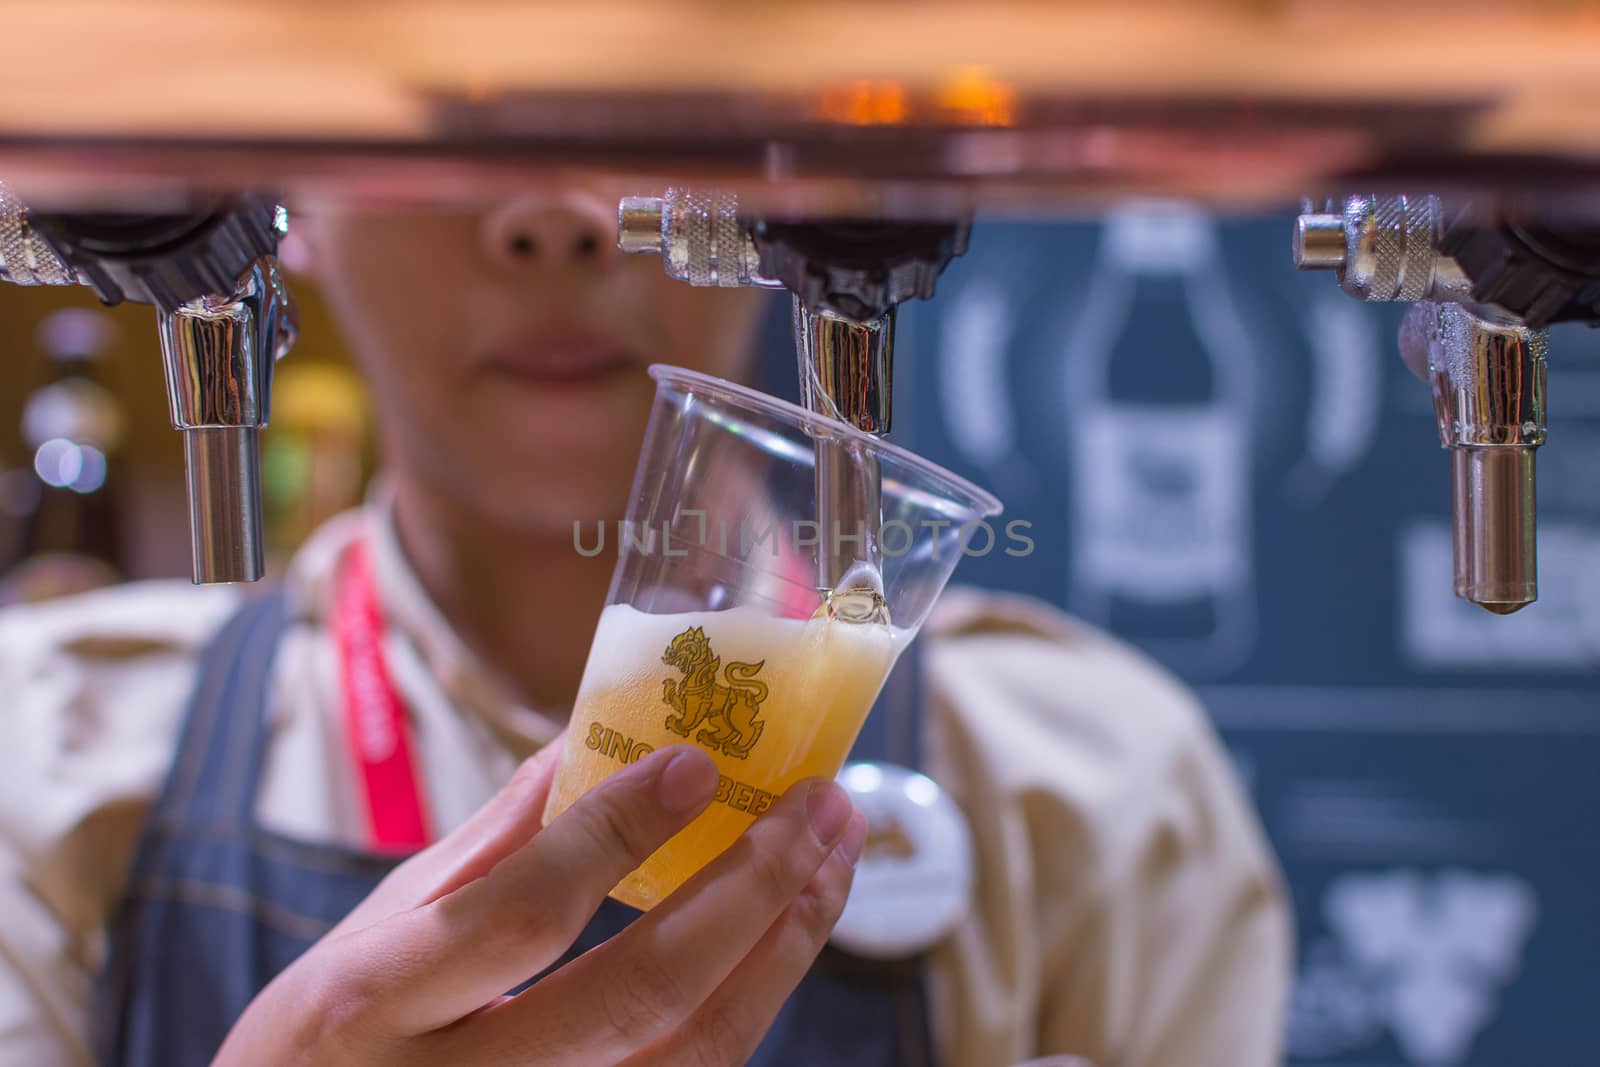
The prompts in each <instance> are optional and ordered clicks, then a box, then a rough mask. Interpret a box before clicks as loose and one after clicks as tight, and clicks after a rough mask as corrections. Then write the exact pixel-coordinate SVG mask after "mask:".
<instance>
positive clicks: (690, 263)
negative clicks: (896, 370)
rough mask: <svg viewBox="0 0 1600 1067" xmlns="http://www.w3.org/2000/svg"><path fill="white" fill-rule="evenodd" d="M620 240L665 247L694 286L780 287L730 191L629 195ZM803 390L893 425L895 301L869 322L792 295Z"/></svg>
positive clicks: (847, 412)
mask: <svg viewBox="0 0 1600 1067" xmlns="http://www.w3.org/2000/svg"><path fill="white" fill-rule="evenodd" d="M617 247H618V248H620V249H621V250H622V251H624V252H631V253H648V252H656V253H659V254H660V255H661V258H662V262H663V266H664V268H665V269H666V272H667V274H668V276H670V277H673V278H677V279H678V280H679V281H685V282H688V283H689V284H690V285H695V286H714V287H718V288H737V287H741V286H759V287H761V288H768V289H779V288H783V283H782V282H780V281H778V280H776V279H773V278H768V277H766V276H764V275H763V274H762V273H761V253H760V250H759V249H758V248H757V246H756V242H755V240H754V237H753V236H752V229H751V226H750V225H749V224H747V223H746V222H744V221H742V220H741V219H740V217H739V198H738V197H737V196H736V195H734V194H732V193H723V192H696V191H693V190H685V189H672V190H668V192H667V194H666V195H665V196H661V197H652V196H638V197H627V198H625V199H624V200H622V202H621V203H620V204H619V205H618V208H617ZM794 331H795V332H794V337H795V351H796V354H797V355H798V357H799V362H800V396H801V402H802V403H803V404H804V405H805V407H806V408H807V410H810V411H815V412H817V413H818V414H822V415H827V416H828V417H830V418H834V419H838V420H840V421H842V422H846V423H849V424H850V425H852V426H854V427H856V428H857V429H859V430H863V431H865V432H867V433H873V434H884V433H888V432H889V413H890V408H891V405H892V396H893V376H892V374H891V367H892V363H893V359H894V309H893V308H892V307H891V308H890V309H889V310H888V312H886V313H885V314H884V315H882V316H880V317H877V318H874V319H871V320H870V321H867V322H857V321H855V320H854V319H850V318H847V317H846V316H843V315H840V314H837V313H835V312H833V311H831V310H829V309H826V308H820V307H817V308H813V307H809V306H807V305H806V304H805V302H804V301H803V300H802V299H801V298H800V296H799V295H798V294H797V295H796V296H795V300H794Z"/></svg>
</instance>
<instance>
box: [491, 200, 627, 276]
mask: <svg viewBox="0 0 1600 1067" xmlns="http://www.w3.org/2000/svg"><path fill="white" fill-rule="evenodd" d="M616 216H617V206H616V204H614V203H607V202H605V201H603V200H601V199H600V198H599V197H597V196H594V195H593V194H590V193H585V192H579V191H577V190H560V191H551V192H540V193H528V194H525V195H522V196H519V197H517V198H516V199H515V200H511V201H508V202H507V203H504V204H501V205H500V206H499V207H497V208H496V209H494V210H493V211H491V212H490V213H489V214H488V215H487V216H485V218H484V222H483V250H484V254H485V255H487V256H488V258H489V261H490V262H491V263H493V264H495V265H496V266H497V267H500V268H502V269H506V270H517V271H523V270H528V269H531V268H534V267H556V268H564V269H571V268H582V269H587V270H605V269H608V268H610V267H611V266H612V265H613V264H614V263H616V262H618V261H619V260H620V258H621V257H620V254H619V253H618V251H617V242H616V227H617V218H616Z"/></svg>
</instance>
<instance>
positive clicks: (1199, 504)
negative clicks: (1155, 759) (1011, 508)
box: [1063, 203, 1255, 677]
mask: <svg viewBox="0 0 1600 1067" xmlns="http://www.w3.org/2000/svg"><path fill="white" fill-rule="evenodd" d="M1254 377H1255V367H1254V357H1253V355H1252V353H1251V349H1250V337H1249V334H1248V331H1247V330H1246V328H1245V325H1244V323H1243V321H1242V319H1241V318H1240V316H1239V313H1238V311H1237V309H1236V308H1235V306H1234V304H1233V301H1232V300H1231V299H1230V297H1229V295H1228V290H1227V284H1226V280H1225V276H1224V270H1223V264H1222V259H1221V250H1220V247H1219V244H1218V240H1217V233H1216V226H1215V224H1214V223H1213V222H1212V220H1211V219H1210V218H1209V217H1207V216H1205V215H1203V214H1201V213H1200V212H1199V211H1198V210H1196V209H1194V208H1192V207H1189V206H1187V205H1183V204H1175V203H1143V204H1131V205H1128V206H1126V207H1124V208H1121V209H1118V210H1117V211H1116V212H1114V213H1113V214H1112V215H1111V216H1110V217H1109V218H1108V220H1107V223H1106V225H1105V228H1104V230H1103V232H1102V237H1101V243H1100V248H1099V251H1098V253H1097V257H1096V262H1095V266H1094V272H1093V277H1092V279H1091V282H1090V292H1089V295H1088V299H1087V306H1086V307H1085V309H1084V312H1083V314H1082V317H1081V318H1080V319H1079V321H1078V322H1077V323H1076V325H1075V327H1074V329H1073V331H1072V334H1071V337H1070V340H1069V343H1068V350H1067V354H1066V385H1067V393H1066V406H1065V408H1064V409H1063V410H1064V412H1065V413H1066V417H1067V419H1068V421H1069V425H1070V426H1071V428H1072V434H1073V437H1072V441H1071V446H1070V447H1071V451H1072V463H1073V478H1072V494H1073V504H1072V510H1073V538H1074V543H1075V550H1074V553H1073V562H1072V599H1071V604H1072V607H1073V609H1074V610H1075V611H1077V612H1078V613H1080V614H1082V615H1084V616H1085V617H1088V618H1091V619H1094V620H1095V621H1097V622H1099V623H1101V624H1103V625H1105V626H1106V627H1107V628H1109V629H1110V630H1112V631H1113V632H1115V633H1117V634H1120V635H1122V636H1124V637H1126V638H1128V639H1129V640H1132V641H1133V642H1135V643H1136V644H1138V645H1140V646H1141V647H1142V648H1144V649H1146V650H1147V651H1149V652H1151V653H1152V654H1154V655H1156V656H1157V657H1158V658H1161V659H1163V660H1164V661H1166V662H1167V663H1168V664H1169V665H1170V666H1172V667H1174V668H1175V669H1177V670H1179V671H1181V672H1183V673H1185V674H1189V675H1191V676H1197V675H1199V676H1210V677H1216V676H1218V675H1221V674H1223V673H1226V672H1227V671H1229V670H1232V669H1233V668H1235V667H1237V666H1239V665H1240V664H1241V663H1242V662H1243V661H1244V660H1245V659H1246V658H1248V656H1249V653H1250V651H1251V648H1252V646H1253V645H1254V641H1255V599H1254V591H1253V578H1252V569H1253V561H1252V550H1251V499H1250V492H1251V445H1250V442H1251V424H1252V413H1253V394H1254V385H1255V382H1254Z"/></svg>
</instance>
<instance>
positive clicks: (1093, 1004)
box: [0, 505, 1291, 1067]
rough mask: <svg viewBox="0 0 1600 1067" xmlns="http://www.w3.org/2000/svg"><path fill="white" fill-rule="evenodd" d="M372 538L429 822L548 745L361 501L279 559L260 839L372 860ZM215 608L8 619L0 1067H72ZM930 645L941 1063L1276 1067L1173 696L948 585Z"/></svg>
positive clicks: (172, 588)
mask: <svg viewBox="0 0 1600 1067" xmlns="http://www.w3.org/2000/svg"><path fill="white" fill-rule="evenodd" d="M359 536H369V537H370V538H371V540H372V545H373V565H374V572H375V577H376V582H377V586H378V595H379V599H380V602H381V604H382V605H383V610H384V613H385V616H386V622H387V626H388V629H387V636H386V642H387V644H386V652H387V654H388V663H389V669H390V672H391V675H392V677H393V680H394V683H395V686H396V688H397V689H398V690H399V693H400V696H401V698H402V699H403V701H404V703H405V705H406V707H407V709H408V712H409V714H410V716H411V725H412V728H413V730H414V732H415V734H414V736H415V737H416V740H417V745H416V751H417V753H418V758H419V763H420V774H421V776H422V780H423V788H424V790H425V791H426V795H427V797H428V802H429V808H430V814H431V816H432V820H433V824H434V829H435V830H436V831H437V832H438V833H441V834H442V833H446V832H448V831H449V830H450V829H452V828H453V827H455V826H456V825H458V824H459V823H461V822H462V821H463V820H464V819H465V818H466V817H467V816H468V815H469V814H470V813H471V812H473V811H474V810H476V809H477V808H478V807H479V806H480V805H482V804H483V803H484V802H486V801H487V800H488V799H489V798H490V796H492V795H493V793H494V792H495V790H496V789H497V788H498V786H499V785H500V784H501V783H503V782H504V781H505V780H506V779H507V778H508V777H509V776H510V775H511V773H512V771H513V770H514V769H515V767H516V766H517V764H518V763H519V762H520V761H521V760H522V759H524V758H525V757H527V756H528V755H530V754H532V753H533V752H535V751H537V750H538V749H539V748H540V747H541V746H543V745H545V744H547V743H548V742H549V741H550V740H551V739H553V738H554V737H555V736H556V735H557V734H558V733H559V732H560V729H561V724H560V723H559V722H557V721H555V720H554V719H552V718H550V717H546V716H544V715H541V714H539V713H538V712H536V711H533V710H531V709H528V708H525V707H521V706H519V705H518V704H517V703H516V702H515V701H514V700H512V699H510V698H509V696H508V694H507V692H506V691H505V690H504V689H503V688H502V687H500V686H498V685H496V684H495V683H494V681H493V680H492V679H491V676H490V674H489V673H488V672H487V671H485V670H484V669H482V668H481V666H479V665H478V664H477V663H476V662H475V660H474V657H473V655H472V654H471V653H470V652H469V650H468V649H467V648H466V647H465V646H464V645H463V644H462V643H461V642H460V640H459V639H458V638H456V636H455V635H454V634H453V633H452V631H451V629H450V627H449V625H448V624H447V623H446V622H445V620H444V619H443V617H442V616H441V615H440V614H439V612H438V610H437V609H436V608H435V607H434V605H433V604H432V603H431V602H430V601H429V599H428V597H427V596H426V594H425V593H424V592H423V590H422V587H421V585H420V583H419V582H418V580H417V578H416V576H415V575H414V573H413V572H412V571H411V569H410V567H409V565H408V564H407V562H406V560H405V558H404V556H403V554H402V553H401V551H400V547H399V542H398V539H397V538H396V536H395V534H394V530H393V526H392V521H391V517H390V515H389V513H388V511H387V509H386V508H384V507H383V506H381V505H380V506H373V507H369V508H367V509H364V510H361V511H357V512H352V513H349V514H347V515H344V516H341V517H339V518H337V519H335V520H333V521H332V522H330V523H329V524H328V525H326V526H325V527H323V528H322V529H321V530H320V531H318V533H317V534H316V535H315V536H314V537H313V538H312V539H311V541H309V542H308V543H307V544H306V546H305V547H304V548H302V549H301V550H300V552H299V553H297V555H296V556H295V558H294V560H293V561H292V563H291V564H290V566H289V568H288V573H287V575H286V578H285V580H286V582H287V585H288V587H289V592H290V602H291V605H292V609H291V610H292V611H293V613H294V616H295V620H296V621H295V622H294V624H293V625H292V626H291V628H290V629H289V631H288V632H287V633H286V634H285V636H284V640H283V644H282V646H281V648H280V650H279V652H278V656H277V659H276V661H275V664H274V668H273V683H272V688H271V691H270V693H269V694H268V698H267V714H268V722H269V733H268V737H269V742H268V743H269V749H268V752H267V753H266V758H265V766H264V771H263V780H262V784H261V792H260V794H259V796H258V798H257V818H258V820H259V821H260V822H261V824H262V825H263V826H264V827H266V828H268V829H271V830H274V831H276V832H278V833H281V834H285V835H288V836H291V837H296V838H300V839H305V840H313V841H324V842H334V843H340V844H345V845H351V846H357V847H359V846H360V845H362V844H363V842H364V840H365V833H366V830H365V822H364V816H363V813H362V812H361V810H360V807H359V804H360V800H359V797H358V794H357V791H356V786H355V783H354V781H353V779H352V776H351V774H350V772H349V769H348V763H347V758H348V757H347V756H346V753H347V751H348V750H347V748H346V747H345V739H344V731H343V712H342V707H341V705H340V695H339V694H340V687H339V684H338V678H337V673H336V671H337V664H336V659H335V655H336V654H335V649H334V643H333V640H332V639H331V636H330V632H329V629H328V626H327V619H328V612H329V608H330V606H331V604H332V588H331V584H332V578H333V574H334V570H335V564H336V562H337V560H338V559H339V558H340V555H341V553H342V552H343V550H344V549H345V547H346V546H347V545H348V544H350V542H351V540H352V539H353V538H355V537H359ZM242 595H244V594H242V593H241V592H240V591H239V590H238V589H236V588H233V587H195V586H191V585H189V584H187V583H179V582H143V583H138V584H134V585H129V586H124V587H120V588H116V589H110V590H106V591H102V592H98V593H93V594H90V595H87V596H83V597H76V598H71V599H68V600H62V601H56V602H51V603H46V604H43V605H38V606H32V607H26V608H19V609H11V610H8V611H5V612H0V753H3V757H0V758H3V759H4V764H3V773H0V1065H4V1067H9V1065H12V1064H15V1065H18V1067H54V1065H58V1064H59V1065H71V1067H79V1065H85V1067H86V1065H88V1064H91V1063H92V1062H93V1059H92V1049H91V1045H90V1034H91V1033H92V1026H91V1022H90V1020H91V1012H92V1010H93V999H92V997H93V984H94V981H95V979H96V976H97V975H98V973H99V970H100V968H101V966H102V965H103V961H104V958H105V932H106V928H107V925H108V923H109V921H110V918H111V916H112V914H113V912H114V909H115V907H116V904H117V902H118V898H119V895H120V893H121V891H122V882H123V878H124V877H125V874H126V870H127V867H128V864H129V863H130V862H131V858H132V853H133V848H134V845H135V843H136V841H137V837H138V834H139V831H140V829H141V826H142V823H143V820H144V817H145V815H146V813H147V811H148V809H149V807H150V805H151V803H152V801H153V800H154V798H155V795H156V793H157V792H158V790H159V789H160V786H161V783H162V781H163V779H164V777H165V774H166V771H167V768H168V766H169V765H170V763H171V762H172V759H173V756H174V753H175V744H176V740H177V735H178V730H179V726H180V724H181V722H182V718H183V712H184V710H185V707H186V705H187V701H188V697H189V693H190V690H191V688H192V686H193V683H194V676H195V671H196V658H197V656H198V654H199V652H200V650H201V649H202V648H203V646H204V645H205V644H206V642H207V641H208V640H209V639H210V638H211V636H212V635H213V634H214V633H215V632H216V631H217V629H218V628H219V627H220V626H221V624H222V623H223V622H224V621H225V620H226V618H227V617H228V615H229V614H230V613H231V612H232V610H233V609H234V607H235V606H236V605H237V604H238V603H239V598H240V597H241V596H242ZM919 640H921V641H923V642H925V647H924V660H923V662H924V669H925V671H926V677H927V680H926V687H925V708H924V716H925V717H924V723H925V726H924V731H925V734H926V738H927V744H928V760H927V765H926V766H925V768H924V769H925V770H926V771H927V772H928V773H929V774H930V775H931V776H932V777H933V778H934V779H935V780H936V781H938V782H939V783H940V784H941V785H943V786H944V788H945V789H946V790H947V791H949V792H950V793H951V794H952V796H953V797H954V798H955V799H956V801H957V802H958V803H959V804H960V805H961V807H962V809H963V810H964V812H965V814H966V816H967V818H968V820H969V823H970V825H971V828H972V838H973V842H974V846H975V849H976V858H977V863H978V877H977V882H976V897H975V904H974V908H973V911H972V913H971V914H970V915H969V916H968V918H967V919H966V920H965V921H964V922H963V923H962V924H961V926H960V927H959V928H958V929H957V930H956V932H955V933H954V934H953V935H952V936H951V937H950V938H949V939H948V940H947V941H946V942H945V943H943V944H942V945H940V946H939V947H938V948H937V949H936V950H935V951H934V953H933V956H932V960H931V963H930V968H931V969H930V988H931V991H932V997H933V1001H932V1016H933V1025H934V1030H935V1037H936V1041H937V1043H938V1045H939V1051H940V1054H941V1062H943V1063H945V1064H949V1065H952V1067H1008V1065H1010V1064H1014V1063H1017V1062H1020V1061H1022V1060H1026V1059H1029V1058H1031V1057H1033V1056H1037V1055H1042V1054H1045V1053H1050V1052H1069V1053H1075V1054H1077V1055H1080V1056H1085V1057H1087V1058H1089V1059H1090V1060H1092V1061H1093V1062H1094V1063H1096V1064H1097V1065H1098V1067H1269V1065H1271V1064H1276V1063H1278V1062H1279V1061H1280V1046H1281V1031H1282V1023H1283V1015H1284V1009H1285V1003H1286V995H1287V990H1288V983H1289V974H1290V966H1291V961H1290V958H1289V957H1290V951H1291V947H1290V946H1291V936H1290V925H1289V917H1288V909H1287V907H1286V906H1285V901H1284V895H1283V890H1282V884H1281V880H1280V877H1279V875H1278V872H1277V869H1276V866H1275V864H1274V861H1273V858H1272V856H1271V853H1270V851H1269V849H1268V847H1267V845H1266V843H1265V841H1264V838H1263V836H1262V834H1261V831H1260V828H1259V826H1258V825H1257V822H1256V819H1255V816H1254V814H1253V813H1252V811H1251V810H1250V808H1249V806H1248V804H1247V803H1246V801H1245V799H1244V798H1243V796H1242V795H1241V793H1240V791H1239V788H1238V786H1237V784H1236V782H1235V780H1234V778H1233V776H1232V774H1231V772H1230V769H1229V767H1228V764H1227V761H1226V759H1225V757H1224V755H1223V753H1222V751H1221V748H1220V746H1219V744H1218V743H1217V741H1216V739H1215V737H1214V736H1213V734H1212V732H1211V730H1210V728H1209V726H1208V725H1207V723H1206V720H1205V718H1204V715H1203V713H1202V711H1201V710H1200V709H1199V707H1198V706H1197V705H1196V703H1195V701H1194V699H1193V698H1192V697H1191V696H1190V695H1189V693H1188V692H1187V691H1186V690H1184V689H1183V688H1182V687H1181V686H1180V685H1178V684H1177V683H1176V682H1175V681H1173V680H1172V679H1170V678H1169V677H1168V676H1166V675H1165V674H1164V673H1162V672H1161V671H1160V670H1159V669H1157V668H1156V667H1154V666H1153V665H1151V664H1150V663H1149V662H1148V661H1147V660H1145V659H1144V658H1142V657H1141V656H1140V655H1139V654H1137V653H1135V652H1133V651H1132V650H1130V649H1128V648H1127V647H1125V646H1123V645H1121V644H1119V643H1117V642H1115V641H1113V640H1111V639H1110V638H1108V637H1106V636H1104V635H1102V634H1099V633H1097V632H1095V631H1093V630H1091V629H1089V628H1087V627H1085V626H1083V625H1081V624H1078V623H1076V622H1073V621H1071V620H1069V619H1067V618H1066V617H1065V616H1063V615H1061V614H1059V613H1058V612H1056V611H1054V610H1052V609H1050V608H1048V607H1046V606H1045V605H1043V604H1040V603H1038V602H1036V601H1033V600H1029V599H1026V598H1021V597H1012V596H1000V595H995V594H988V593H981V592H977V591H973V590H967V589H960V588H952V589H950V590H947V591H946V593H945V594H944V597H943V599H942V600H941V602H940V604H939V605H938V607H937V608H936V609H935V611H934V614H933V616H932V617H931V618H930V620H929V621H928V623H927V625H926V626H925V627H924V630H923V635H922V637H921V638H919Z"/></svg>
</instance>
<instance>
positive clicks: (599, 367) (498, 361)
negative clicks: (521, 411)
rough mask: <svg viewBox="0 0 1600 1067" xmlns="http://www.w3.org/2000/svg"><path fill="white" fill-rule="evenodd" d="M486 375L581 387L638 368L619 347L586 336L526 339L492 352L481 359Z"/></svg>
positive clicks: (526, 381) (537, 383) (530, 382)
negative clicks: (488, 372) (486, 370)
mask: <svg viewBox="0 0 1600 1067" xmlns="http://www.w3.org/2000/svg"><path fill="white" fill-rule="evenodd" d="M484 366H485V367H486V369H488V370H489V371H490V372H492V373H495V374H500V375H504V376H506V377H509V378H514V379H516V380H518V381H521V382H525V383H527V384H530V385H550V386H557V385H581V384H585V383H589V382H595V381H599V380H602V379H606V378H610V377H613V376H615V375H617V374H619V373H621V372H623V371H628V370H632V369H634V368H636V367H637V366H638V361H637V360H635V359H634V358H633V356H632V355H631V354H630V353H629V352H628V351H627V350H626V349H624V348H623V347H621V346H620V345H616V344H612V343H608V342H605V341H602V340H599V339H596V338H588V337H551V338H528V339H524V340H520V341H517V342H514V343H512V344H508V345H504V346H501V347H499V348H496V349H494V350H493V351H491V352H490V353H489V355H488V356H487V357H486V358H485V360H484Z"/></svg>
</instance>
